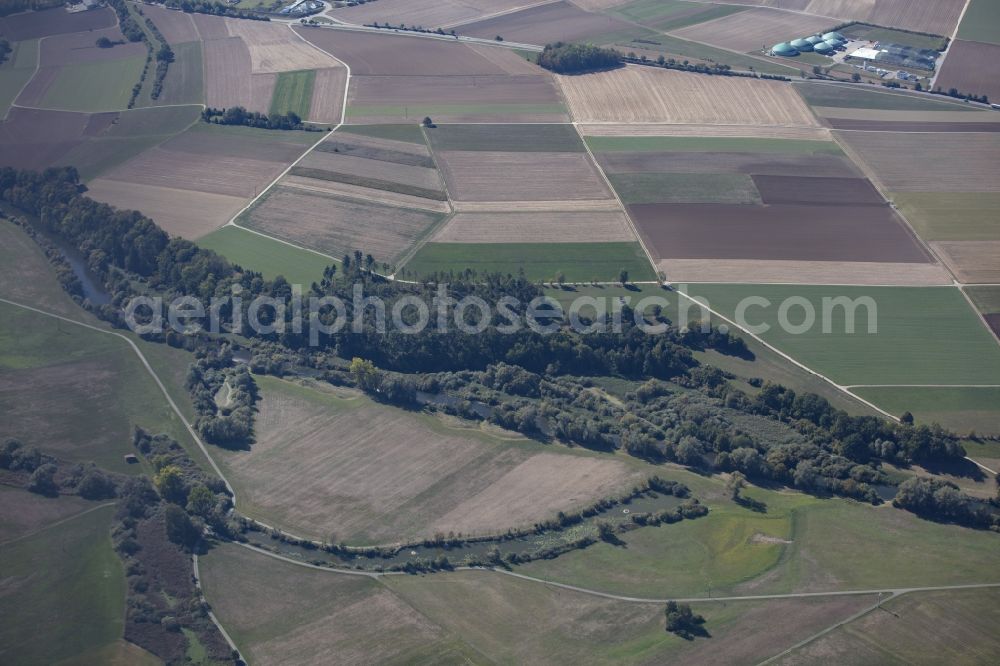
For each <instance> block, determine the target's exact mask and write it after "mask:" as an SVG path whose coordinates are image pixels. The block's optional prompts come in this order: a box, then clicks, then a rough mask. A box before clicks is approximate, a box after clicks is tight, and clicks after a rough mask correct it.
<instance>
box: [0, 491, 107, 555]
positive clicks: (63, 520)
mask: <svg viewBox="0 0 1000 666" xmlns="http://www.w3.org/2000/svg"><path fill="white" fill-rule="evenodd" d="M7 487H8V488H17V489H18V490H24V492H26V493H27V492H30V491H29V490H27V489H26V488H20V487H19V486H7ZM116 504H117V502H103V503H102V504H98V505H97V506H92V507H89V508H87V509H84V510H83V511H78V512H77V513H74V514H73V515H72V516H66V517H65V518H61V519H59V520H57V521H56V522H54V523H49V524H48V525H46V526H44V527H39V528H38V529H37V530H32V531H30V532H28V533H27V534H22V535H21V536H19V537H14V538H13V539H8V540H7V541H0V546H5V547H6V546H9V545H10V544H12V543H17V542H18V541H23V540H24V539H30V538H31V537H33V536H35V535H36V534H41V533H42V532H44V531H46V530H49V529H52V528H53V527H58V526H60V525H64V524H66V523H68V522H70V521H71V520H76V519H77V518H79V517H81V516H83V515H85V514H88V513H92V512H94V511H97V510H98V509H103V508H105V507H108V506H114V505H116Z"/></svg>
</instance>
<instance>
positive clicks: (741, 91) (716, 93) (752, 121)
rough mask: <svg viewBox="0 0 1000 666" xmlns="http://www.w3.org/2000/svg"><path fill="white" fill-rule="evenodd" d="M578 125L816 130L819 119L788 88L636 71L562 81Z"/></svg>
mask: <svg viewBox="0 0 1000 666" xmlns="http://www.w3.org/2000/svg"><path fill="white" fill-rule="evenodd" d="M556 80H557V81H558V82H559V85H560V86H561V87H562V91H563V94H564V95H565V97H566V101H567V103H568V104H569V108H570V111H571V113H572V114H573V118H574V120H576V121H578V122H581V123H587V122H609V123H622V122H638V123H643V122H645V123H683V124H690V123H694V124H699V123H701V124H713V123H719V124H724V125H738V124H744V125H795V126H806V127H815V126H817V121H816V118H815V116H813V114H812V112H811V111H810V110H809V107H808V106H806V105H805V103H804V102H803V101H802V99H801V98H800V97H799V96H798V95H796V94H795V90H794V89H793V88H792V87H791V86H790V85H788V84H787V83H781V82H778V81H762V80H757V79H745V78H739V77H724V76H704V75H702V74H690V73H687V72H677V71H674V70H667V69H659V68H655V67H642V66H639V65H631V66H627V67H620V68H618V69H615V70H611V71H608V72H600V73H596V74H579V75H575V76H557V77H556Z"/></svg>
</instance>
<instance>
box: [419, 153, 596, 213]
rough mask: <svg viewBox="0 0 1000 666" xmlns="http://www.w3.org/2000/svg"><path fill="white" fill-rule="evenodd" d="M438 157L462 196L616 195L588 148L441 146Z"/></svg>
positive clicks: (468, 198)
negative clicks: (445, 148)
mask: <svg viewBox="0 0 1000 666" xmlns="http://www.w3.org/2000/svg"><path fill="white" fill-rule="evenodd" d="M437 157H438V162H439V164H440V165H441V170H442V172H443V173H444V177H445V181H446V182H447V183H448V192H449V193H450V194H451V197H452V198H453V199H455V200H458V201H558V200H572V199H610V198H612V196H611V192H610V191H609V190H608V188H607V185H606V184H605V182H604V180H603V179H602V178H601V176H600V174H598V173H597V171H596V169H595V168H594V165H593V164H592V163H591V161H590V158H589V157H588V156H587V155H586V154H585V153H494V152H486V151H476V152H471V151H470V152H465V151H442V152H440V153H438V154H437Z"/></svg>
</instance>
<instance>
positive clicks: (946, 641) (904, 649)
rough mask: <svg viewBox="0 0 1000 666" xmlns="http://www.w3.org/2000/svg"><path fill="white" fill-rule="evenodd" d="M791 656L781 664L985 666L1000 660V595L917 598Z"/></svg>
mask: <svg viewBox="0 0 1000 666" xmlns="http://www.w3.org/2000/svg"><path fill="white" fill-rule="evenodd" d="M883 609H884V610H881V611H874V612H872V613H869V614H867V615H865V616H864V617H861V618H859V619H857V620H855V621H853V622H850V623H848V624H845V625H843V626H840V627H837V628H836V629H834V630H833V631H832V632H830V633H829V634H827V635H825V636H823V637H821V638H819V639H818V640H816V641H815V642H812V643H810V644H808V645H805V646H803V647H801V648H799V649H797V650H796V651H794V652H792V653H790V654H789V655H788V656H787V657H786V658H785V659H783V660H780V661H778V662H777V663H779V664H803V663H819V662H822V663H836V664H843V665H844V666H860V665H861V664H944V663H948V664H980V663H990V662H993V661H996V658H997V657H998V656H1000V634H997V632H996V626H997V623H998V622H1000V590H998V589H996V588H984V589H977V590H945V591H939V592H919V593H911V594H907V595H904V596H902V597H898V598H896V599H892V600H890V601H887V602H886V603H884V604H883Z"/></svg>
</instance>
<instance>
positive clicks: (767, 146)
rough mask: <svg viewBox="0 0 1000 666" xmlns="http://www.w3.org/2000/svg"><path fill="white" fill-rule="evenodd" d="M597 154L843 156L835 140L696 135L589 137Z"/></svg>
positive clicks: (587, 138)
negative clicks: (783, 154) (663, 153)
mask: <svg viewBox="0 0 1000 666" xmlns="http://www.w3.org/2000/svg"><path fill="white" fill-rule="evenodd" d="M585 140H586V142H587V145H588V146H590V149H591V150H592V151H594V152H595V153H609V152H647V153H648V152H683V153H723V152H732V153H737V152H738V153H788V154H795V155H842V154H843V152H842V151H841V150H840V146H838V145H837V144H835V143H833V142H831V141H808V140H803V139H756V138H748V137H696V136H656V137H651V136H621V137H619V136H588V137H586V138H585Z"/></svg>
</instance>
